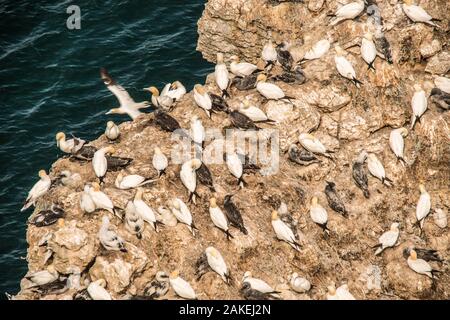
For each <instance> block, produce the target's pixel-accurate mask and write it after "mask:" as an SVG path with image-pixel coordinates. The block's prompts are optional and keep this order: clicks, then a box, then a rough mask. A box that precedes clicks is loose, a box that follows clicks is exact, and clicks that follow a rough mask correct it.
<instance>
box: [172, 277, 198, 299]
mask: <svg viewBox="0 0 450 320" xmlns="http://www.w3.org/2000/svg"><path fill="white" fill-rule="evenodd" d="M169 283H170V286H171V287H172V288H173V291H175V293H176V294H177V295H179V296H180V297H181V298H184V299H190V300H197V295H196V294H195V291H194V289H192V287H191V285H190V284H189V282H187V281H186V280H184V279H183V278H181V277H180V276H179V272H178V271H173V272H172V273H171V274H170V276H169Z"/></svg>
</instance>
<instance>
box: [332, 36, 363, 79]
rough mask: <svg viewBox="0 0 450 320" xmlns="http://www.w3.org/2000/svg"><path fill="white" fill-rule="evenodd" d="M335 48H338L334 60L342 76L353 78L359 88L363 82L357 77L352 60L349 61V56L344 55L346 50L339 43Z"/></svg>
mask: <svg viewBox="0 0 450 320" xmlns="http://www.w3.org/2000/svg"><path fill="white" fill-rule="evenodd" d="M334 48H335V50H336V55H335V56H334V62H335V64H336V69H337V71H338V72H339V74H340V75H341V76H343V77H344V78H347V79H349V80H351V81H352V82H353V83H354V84H355V86H356V87H357V88H359V87H360V85H361V84H362V82H361V81H359V80H358V79H357V78H356V72H355V69H353V66H352V64H351V62H350V61H348V60H347V58H346V57H345V56H344V55H345V51H344V50H343V49H342V48H341V47H340V46H338V45H336V46H335V47H334Z"/></svg>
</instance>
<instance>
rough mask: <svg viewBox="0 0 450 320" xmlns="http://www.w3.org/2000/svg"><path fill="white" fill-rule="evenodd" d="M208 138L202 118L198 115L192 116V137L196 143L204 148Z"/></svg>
mask: <svg viewBox="0 0 450 320" xmlns="http://www.w3.org/2000/svg"><path fill="white" fill-rule="evenodd" d="M205 138H206V133H205V128H204V127H203V124H202V120H200V118H199V117H198V116H196V115H193V116H192V118H191V139H192V141H194V143H195V144H196V145H198V146H199V147H201V148H203V143H204V141H205Z"/></svg>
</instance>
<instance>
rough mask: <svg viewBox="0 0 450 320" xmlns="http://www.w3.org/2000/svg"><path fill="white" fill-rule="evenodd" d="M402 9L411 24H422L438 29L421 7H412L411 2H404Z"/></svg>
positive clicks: (411, 0)
mask: <svg viewBox="0 0 450 320" xmlns="http://www.w3.org/2000/svg"><path fill="white" fill-rule="evenodd" d="M402 7H403V12H404V13H405V14H406V16H407V17H408V18H410V19H411V20H412V21H413V22H423V23H426V24H429V25H430V26H433V27H438V25H437V24H435V23H434V22H433V21H432V20H433V17H432V16H430V15H429V14H428V13H427V12H426V11H425V10H424V9H423V8H422V7H420V6H417V5H414V4H413V0H404V3H403V5H402Z"/></svg>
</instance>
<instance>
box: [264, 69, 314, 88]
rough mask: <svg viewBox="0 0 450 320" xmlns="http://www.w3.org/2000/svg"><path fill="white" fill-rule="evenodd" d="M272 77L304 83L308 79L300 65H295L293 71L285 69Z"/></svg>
mask: <svg viewBox="0 0 450 320" xmlns="http://www.w3.org/2000/svg"><path fill="white" fill-rule="evenodd" d="M270 79H273V80H275V81H283V82H285V83H296V84H302V83H304V82H305V81H306V75H305V73H304V72H303V70H302V68H301V67H300V66H295V67H294V70H292V71H284V72H283V73H282V74H279V75H276V76H272V77H270Z"/></svg>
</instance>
